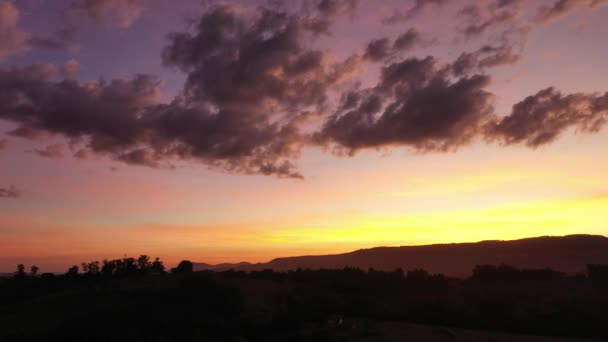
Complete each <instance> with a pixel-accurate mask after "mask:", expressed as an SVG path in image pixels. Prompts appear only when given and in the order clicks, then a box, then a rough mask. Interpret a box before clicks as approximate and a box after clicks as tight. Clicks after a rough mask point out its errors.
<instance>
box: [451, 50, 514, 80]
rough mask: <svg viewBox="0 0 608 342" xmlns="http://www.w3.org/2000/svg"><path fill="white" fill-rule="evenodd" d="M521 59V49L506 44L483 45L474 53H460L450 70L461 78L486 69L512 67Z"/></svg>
mask: <svg viewBox="0 0 608 342" xmlns="http://www.w3.org/2000/svg"><path fill="white" fill-rule="evenodd" d="M521 58H522V55H521V49H517V48H516V47H514V46H511V45H509V44H508V43H504V44H502V45H498V46H492V45H484V46H482V47H481V48H479V49H478V50H476V51H474V52H465V53H462V54H461V55H460V56H459V57H458V59H456V61H454V63H453V64H452V66H451V68H452V71H453V72H454V74H455V75H456V76H462V75H464V74H468V73H471V72H480V71H483V70H484V69H487V68H492V67H498V66H503V65H512V64H515V63H517V62H519V61H520V60H521Z"/></svg>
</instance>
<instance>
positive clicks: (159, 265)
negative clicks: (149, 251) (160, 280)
mask: <svg viewBox="0 0 608 342" xmlns="http://www.w3.org/2000/svg"><path fill="white" fill-rule="evenodd" d="M150 270H151V271H152V273H156V274H165V273H166V272H165V265H164V264H163V262H162V261H161V260H160V258H158V257H156V259H154V261H153V262H152V266H151V267H150Z"/></svg>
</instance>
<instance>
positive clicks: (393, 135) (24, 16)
mask: <svg viewBox="0 0 608 342" xmlns="http://www.w3.org/2000/svg"><path fill="white" fill-rule="evenodd" d="M606 18H608V1H607V0H558V1H556V0H531V1H523V0H495V1H494V0H487V1H473V0H471V1H451V0H426V1H425V0H411V1H409V0H403V1H371V0H370V1H367V0H359V1H355V0H322V1H316V0H311V1H285V2H281V1H274V0H273V1H259V2H254V1H240V2H238V1H222V2H214V1H200V0H196V1H195V0H180V1H172V0H65V1H63V0H53V1H51V0H14V1H7V0H0V272H8V271H12V270H13V269H14V267H15V265H16V264H17V263H24V264H26V265H31V264H36V265H38V266H39V267H40V268H41V270H42V271H64V270H65V269H67V267H68V266H69V265H72V264H79V263H80V262H81V261H85V260H92V259H98V260H101V259H104V258H117V257H122V256H123V255H125V254H126V255H139V254H148V255H150V256H159V257H161V258H162V259H163V260H165V261H166V263H167V264H168V265H174V264H176V263H177V262H178V261H179V260H182V259H190V260H192V261H198V262H207V263H221V262H239V261H250V262H262V261H268V260H270V259H272V258H275V257H279V256H292V255H302V254H326V253H340V252H346V251H351V250H355V249H359V248H368V247H374V246H380V245H388V246H398V245H419V244H429V243H444V242H464V241H480V240H488V239H516V238H522V237H531V236H541V235H566V234H578V233H585V234H602V235H608V172H607V170H608V129H606V128H607V127H606V126H607V122H608V92H607V91H608V45H607V44H606V34H607V33H608V20H606Z"/></svg>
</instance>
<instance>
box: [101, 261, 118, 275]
mask: <svg viewBox="0 0 608 342" xmlns="http://www.w3.org/2000/svg"><path fill="white" fill-rule="evenodd" d="M115 271H116V260H104V261H103V265H102V266H101V275H102V276H104V277H111V276H112V275H113V274H114V272H115Z"/></svg>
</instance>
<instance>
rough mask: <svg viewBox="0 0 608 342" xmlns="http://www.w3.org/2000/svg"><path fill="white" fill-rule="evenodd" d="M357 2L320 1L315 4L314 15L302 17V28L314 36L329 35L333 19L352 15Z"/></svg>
mask: <svg viewBox="0 0 608 342" xmlns="http://www.w3.org/2000/svg"><path fill="white" fill-rule="evenodd" d="M358 2H359V1H358V0H321V1H319V2H317V3H316V6H315V9H316V13H314V14H313V15H308V16H302V17H301V18H300V20H301V21H302V27H303V28H305V29H306V30H308V31H310V32H312V33H313V34H314V35H321V34H329V33H330V27H331V26H332V24H333V21H334V20H335V18H337V17H340V16H343V15H345V14H351V15H352V14H354V11H355V9H356V8H357V5H358Z"/></svg>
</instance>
